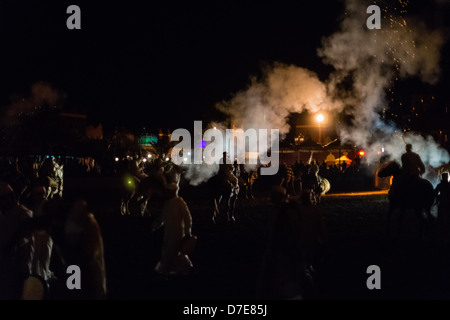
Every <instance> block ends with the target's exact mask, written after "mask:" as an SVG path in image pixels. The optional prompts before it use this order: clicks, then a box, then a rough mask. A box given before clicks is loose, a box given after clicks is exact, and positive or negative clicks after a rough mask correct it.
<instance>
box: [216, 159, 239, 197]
mask: <svg viewBox="0 0 450 320" xmlns="http://www.w3.org/2000/svg"><path fill="white" fill-rule="evenodd" d="M233 172H234V166H233V164H232V163H231V160H230V158H229V157H228V155H227V153H226V152H224V153H223V156H222V159H221V161H220V163H219V175H220V176H221V177H223V178H224V179H225V180H226V181H227V182H228V183H230V184H231V185H232V186H233V188H237V187H238V186H239V181H238V178H237V177H236V176H235V175H234V173H233Z"/></svg>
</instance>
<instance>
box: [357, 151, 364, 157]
mask: <svg viewBox="0 0 450 320" xmlns="http://www.w3.org/2000/svg"><path fill="white" fill-rule="evenodd" d="M358 154H359V156H360V157H364V156H365V155H366V153H365V152H364V150H360V151H359V152H358Z"/></svg>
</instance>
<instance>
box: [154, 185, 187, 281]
mask: <svg viewBox="0 0 450 320" xmlns="http://www.w3.org/2000/svg"><path fill="white" fill-rule="evenodd" d="M166 192H167V197H168V198H167V200H166V202H165V203H164V206H163V209H162V213H161V216H160V217H159V219H157V220H156V221H155V222H154V225H153V231H156V230H157V229H158V228H160V227H162V226H164V239H163V245H162V248H161V259H160V260H159V261H158V263H157V265H156V267H155V271H156V272H158V273H160V274H163V275H166V276H167V275H185V274H187V273H189V272H190V271H191V269H192V268H193V264H192V262H191V260H190V259H189V257H188V255H187V254H183V253H182V252H181V251H180V248H181V240H182V239H183V238H184V237H185V236H191V231H192V217H191V213H190V211H189V208H188V206H187V204H186V202H185V201H184V200H183V198H181V197H180V196H178V185H177V184H175V183H169V184H167V187H166Z"/></svg>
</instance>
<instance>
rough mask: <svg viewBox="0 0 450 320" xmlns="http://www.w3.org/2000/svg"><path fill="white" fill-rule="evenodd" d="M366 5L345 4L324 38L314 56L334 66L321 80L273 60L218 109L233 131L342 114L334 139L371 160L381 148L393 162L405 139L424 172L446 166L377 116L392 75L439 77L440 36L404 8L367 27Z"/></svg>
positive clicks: (423, 143)
mask: <svg viewBox="0 0 450 320" xmlns="http://www.w3.org/2000/svg"><path fill="white" fill-rule="evenodd" d="M399 3H401V2H399ZM369 4H370V3H361V1H356V0H347V1H346V2H345V17H344V19H343V20H342V22H341V26H340V30H339V31H337V32H335V33H334V34H332V35H330V36H328V37H326V38H324V39H323V40H322V46H321V48H319V49H318V51H317V52H318V55H319V56H320V57H321V58H322V59H323V62H324V63H326V64H329V65H331V66H332V67H333V68H334V71H333V72H332V73H331V74H330V76H329V78H328V79H327V80H326V81H325V82H322V81H320V79H319V78H318V76H317V75H316V74H315V73H314V72H313V71H310V70H307V69H304V68H301V67H298V66H294V65H286V64H282V63H278V62H276V63H274V64H273V65H271V66H267V67H266V69H265V70H264V72H263V75H262V76H261V77H260V78H257V77H253V78H251V81H250V84H249V86H248V87H247V88H246V89H245V90H242V91H239V92H237V93H236V94H235V95H234V97H233V98H232V99H230V100H228V101H222V102H219V103H218V104H217V105H216V107H217V108H218V109H219V110H220V111H222V112H223V113H225V114H226V115H228V116H229V118H230V121H231V123H232V124H234V125H235V126H236V127H241V128H244V129H246V128H276V129H279V130H280V133H282V134H285V133H287V132H288V131H289V129H290V128H289V125H288V123H287V117H288V116H289V114H290V113H294V112H295V113H301V112H304V111H309V112H311V113H315V112H318V111H328V112H330V113H331V114H337V113H340V112H345V113H346V114H347V115H351V116H352V122H351V124H350V125H347V126H341V127H339V128H338V134H339V136H340V139H341V141H342V142H343V143H348V142H349V143H352V144H355V145H358V146H360V147H362V148H365V149H366V154H367V157H368V160H369V161H372V160H374V159H375V158H377V157H378V156H379V155H378V152H379V151H380V150H381V149H382V148H383V150H385V153H386V154H387V155H389V156H390V158H391V159H395V160H399V159H400V156H401V154H402V153H403V152H404V151H405V147H404V146H405V141H406V142H408V143H412V144H413V148H414V150H415V151H416V152H418V153H419V154H420V155H421V157H422V159H423V160H424V162H425V164H426V165H427V166H428V167H437V166H440V165H442V164H444V163H447V162H449V161H450V156H449V154H448V152H447V151H445V150H443V149H442V148H441V147H440V146H439V145H438V144H437V143H436V142H435V141H434V140H433V138H432V137H422V136H420V135H418V134H414V133H407V134H403V133H402V132H400V130H399V129H398V128H396V127H395V125H393V124H391V123H386V122H385V120H383V119H381V116H380V113H381V111H382V110H383V109H384V108H387V107H388V103H387V101H386V97H385V92H386V89H387V88H388V87H389V86H390V85H392V83H393V81H395V80H396V78H399V79H402V78H406V77H417V78H420V79H421V80H422V81H424V82H427V83H430V84H434V83H436V82H437V81H438V80H439V75H440V69H439V60H440V50H441V47H442V45H443V43H444V36H443V33H442V31H440V30H428V28H427V27H426V26H425V25H424V23H423V22H421V21H420V20H419V19H413V18H408V21H407V20H405V18H404V17H402V16H399V15H398V13H400V12H403V10H404V9H405V8H404V7H403V5H405V3H402V7H399V8H393V7H392V5H391V6H384V7H383V6H380V7H381V9H382V16H383V19H382V23H381V29H380V30H369V29H368V28H367V27H366V20H367V18H368V14H367V13H366V9H367V6H368V5H369ZM397 5H398V4H397ZM397 9H398V10H397Z"/></svg>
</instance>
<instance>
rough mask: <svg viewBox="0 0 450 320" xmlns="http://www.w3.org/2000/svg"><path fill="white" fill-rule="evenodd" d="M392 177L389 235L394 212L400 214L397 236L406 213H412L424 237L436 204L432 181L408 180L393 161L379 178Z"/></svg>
mask: <svg viewBox="0 0 450 320" xmlns="http://www.w3.org/2000/svg"><path fill="white" fill-rule="evenodd" d="M390 176H392V177H393V178H392V185H391V187H390V189H389V194H388V197H389V213H388V234H390V232H389V227H390V224H391V220H392V215H393V213H394V212H398V213H399V224H398V230H397V234H399V233H400V229H401V227H402V223H403V219H404V213H405V212H407V211H412V212H414V214H415V215H416V216H417V217H418V221H419V223H420V233H419V237H420V236H422V235H423V232H424V226H425V222H426V221H427V219H428V218H430V217H431V207H432V206H433V203H434V198H435V195H434V188H433V185H432V184H431V182H430V181H428V180H426V179H423V178H420V177H419V178H413V179H411V178H406V177H405V176H403V175H402V169H401V167H400V165H399V163H398V162H396V161H391V162H389V163H388V164H387V165H386V166H385V167H383V168H381V169H380V170H379V171H378V177H380V178H384V177H390Z"/></svg>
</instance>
